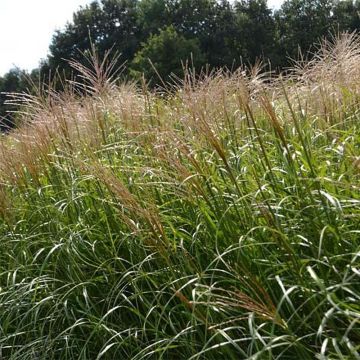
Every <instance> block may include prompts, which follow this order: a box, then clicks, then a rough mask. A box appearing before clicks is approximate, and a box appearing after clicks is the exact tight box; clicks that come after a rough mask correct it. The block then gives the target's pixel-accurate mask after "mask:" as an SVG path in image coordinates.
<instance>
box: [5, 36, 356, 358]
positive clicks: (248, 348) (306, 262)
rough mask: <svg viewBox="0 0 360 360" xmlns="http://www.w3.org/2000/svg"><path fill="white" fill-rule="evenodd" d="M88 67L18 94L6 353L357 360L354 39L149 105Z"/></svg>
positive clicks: (9, 177)
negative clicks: (79, 78) (60, 82)
mask: <svg viewBox="0 0 360 360" xmlns="http://www.w3.org/2000/svg"><path fill="white" fill-rule="evenodd" d="M92 62H93V64H92V65H93V68H89V69H87V68H85V67H83V66H82V65H79V64H73V66H74V67H75V68H76V69H77V70H78V71H80V72H81V73H82V74H83V76H84V78H85V79H84V82H83V84H85V85H79V84H74V83H70V84H69V86H68V88H67V90H66V91H65V92H63V93H61V94H59V93H56V92H55V91H53V90H51V89H48V88H47V89H39V94H38V96H32V97H30V96H28V97H24V96H22V97H21V98H19V96H16V95H14V96H15V97H14V99H13V101H25V104H24V107H23V108H22V112H21V114H18V116H19V117H21V122H22V123H23V124H24V125H22V126H21V127H20V128H18V129H17V130H15V131H13V132H11V133H10V134H8V135H6V136H3V138H2V139H1V143H0V152H1V158H0V179H1V181H0V314H1V317H0V358H1V359H22V360H24V359H134V360H135V359H136V360H140V359H304V360H305V359H316V358H317V359H360V266H359V264H360V251H359V250H360V247H359V244H360V242H359V238H360V226H359V225H360V181H359V180H360V103H359V100H360V40H359V38H358V37H356V36H355V35H351V36H349V35H347V36H342V37H340V39H337V40H336V41H334V42H333V43H324V44H323V46H322V47H321V48H320V49H319V52H318V53H317V54H316V56H315V57H314V58H313V60H311V61H310V62H308V63H299V64H297V65H296V66H295V67H294V69H293V70H292V71H291V72H289V75H287V76H282V77H277V78H271V77H269V76H268V75H266V74H264V73H263V72H257V71H256V69H253V70H252V71H248V70H246V69H242V70H239V71H238V72H236V73H233V74H229V73H226V72H224V71H223V72H217V73H213V74H210V75H208V76H205V75H204V76H200V77H198V78H195V76H193V75H192V74H191V73H188V74H187V75H186V76H185V78H184V80H183V81H182V82H181V83H180V82H179V81H177V85H176V86H175V85H167V89H165V88H164V89H160V90H158V91H157V92H154V91H148V90H147V88H146V86H145V85H144V86H140V85H134V84H123V85H117V84H116V82H115V81H112V80H114V79H113V78H112V77H111V71H110V70H111V67H112V64H111V63H110V64H107V66H108V67H106V63H107V61H106V59H105V61H104V62H103V63H100V62H99V60H98V59H97V58H96V56H93V58H92ZM109 68H110V70H109ZM79 86H82V87H83V88H82V89H81V91H80V92H79V91H78V90H79ZM80 94H81V95H80Z"/></svg>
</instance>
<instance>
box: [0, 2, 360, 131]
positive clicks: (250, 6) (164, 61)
mask: <svg viewBox="0 0 360 360" xmlns="http://www.w3.org/2000/svg"><path fill="white" fill-rule="evenodd" d="M358 29H360V0H355V1H354V0H343V1H340V0H286V1H285V2H284V3H283V4H282V6H281V8H280V9H278V10H276V11H272V10H271V9H270V8H269V7H268V5H267V2H266V0H240V1H239V0H235V1H229V0H97V1H93V2H92V3H90V4H89V5H87V6H85V7H81V8H80V9H79V10H78V11H76V12H75V13H74V15H73V20H72V22H69V23H68V24H67V25H66V26H65V28H64V29H63V30H59V31H56V32H55V34H54V35H53V38H52V41H51V44H50V47H49V56H48V58H47V59H45V60H42V62H41V64H40V65H39V68H38V69H35V70H33V71H32V72H31V73H30V74H25V73H24V71H22V70H19V69H12V70H10V71H9V72H8V73H7V74H5V75H4V76H3V77H0V92H14V91H15V92H21V91H27V90H28V88H29V84H28V80H29V79H30V80H32V81H34V82H38V81H39V80H42V81H43V80H44V81H50V80H51V79H50V78H51V77H52V76H53V75H54V74H56V73H58V74H62V75H63V76H64V77H70V76H73V75H74V74H72V71H73V70H72V69H71V68H70V66H69V64H68V63H67V59H74V60H78V61H79V62H83V61H84V52H86V51H88V49H89V48H90V46H91V44H93V45H94V46H95V47H96V49H97V52H98V54H99V55H100V57H101V56H103V55H104V54H105V52H106V51H107V50H108V49H112V50H113V51H114V52H117V53H119V54H120V56H119V57H118V60H117V61H118V63H119V64H118V65H119V66H120V65H121V64H123V63H125V62H126V67H125V68H124V69H125V70H124V72H123V76H124V77H126V78H131V79H138V78H140V77H141V76H144V77H145V79H146V80H147V81H148V83H149V84H150V85H152V86H154V85H156V84H157V83H158V82H159V81H160V78H161V79H162V80H164V81H167V80H168V78H169V76H170V75H171V74H173V76H179V77H181V75H182V73H183V66H184V64H185V63H186V62H188V64H190V66H191V67H194V68H195V69H200V68H204V67H205V66H206V67H207V68H208V69H213V68H217V67H227V68H228V69H230V70H231V69H236V68H237V67H238V66H239V65H241V64H242V63H245V64H253V63H254V62H255V61H256V60H257V59H262V60H263V61H265V62H268V63H270V64H271V66H272V70H275V71H276V70H281V69H283V68H285V67H287V66H289V61H290V60H289V59H294V58H297V57H298V54H299V50H301V51H302V53H305V54H306V53H308V54H311V49H312V46H313V44H314V43H316V42H317V41H318V40H319V39H320V38H321V37H324V36H330V34H334V33H337V32H343V31H350V32H352V31H356V30H358ZM310 56H311V55H310ZM149 59H150V61H149ZM24 75H26V76H25V77H24ZM25 78H28V80H26V79H25ZM4 100H5V95H4V94H1V95H0V116H1V117H2V123H3V124H5V125H4V126H9V125H11V121H12V120H11V115H9V114H8V113H7V112H8V110H9V105H7V104H5V103H4Z"/></svg>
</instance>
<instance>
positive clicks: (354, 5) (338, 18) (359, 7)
mask: <svg viewBox="0 0 360 360" xmlns="http://www.w3.org/2000/svg"><path fill="white" fill-rule="evenodd" d="M333 21H334V23H335V30H336V31H339V32H342V31H350V32H352V31H355V30H358V31H359V30H360V0H356V1H353V0H341V1H340V0H338V1H336V2H335V4H334V8H333Z"/></svg>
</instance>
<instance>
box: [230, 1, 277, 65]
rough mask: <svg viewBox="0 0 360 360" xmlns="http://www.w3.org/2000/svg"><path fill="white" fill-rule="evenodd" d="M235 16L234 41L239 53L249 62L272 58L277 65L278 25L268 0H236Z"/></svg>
mask: <svg viewBox="0 0 360 360" xmlns="http://www.w3.org/2000/svg"><path fill="white" fill-rule="evenodd" d="M235 16H236V32H235V34H234V35H233V40H232V41H233V43H234V45H233V46H234V47H235V48H236V49H237V53H238V54H239V55H241V57H242V58H243V60H244V61H245V62H246V63H248V64H253V63H254V62H255V61H256V60H257V59H268V58H270V59H271V60H272V62H274V63H275V65H277V62H278V61H277V59H276V56H275V54H276V26H275V22H274V19H273V17H272V12H271V10H270V9H269V8H268V6H267V1H266V0H242V1H236V2H235ZM230 36H231V35H230Z"/></svg>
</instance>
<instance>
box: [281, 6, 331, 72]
mask: <svg viewBox="0 0 360 360" xmlns="http://www.w3.org/2000/svg"><path fill="white" fill-rule="evenodd" d="M333 7H334V2H333V0H286V1H285V2H284V3H283V5H282V6H281V8H280V10H279V11H277V12H276V13H275V18H276V22H277V27H278V32H279V51H280V53H283V54H284V58H285V56H286V55H287V56H288V57H290V58H293V59H296V58H298V55H299V49H301V51H302V53H303V54H304V53H306V52H308V51H309V50H311V49H312V48H313V44H314V43H317V42H319V40H320V38H321V37H324V36H328V35H330V33H331V31H332V30H334V23H333V17H332V10H333ZM283 65H286V61H283Z"/></svg>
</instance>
